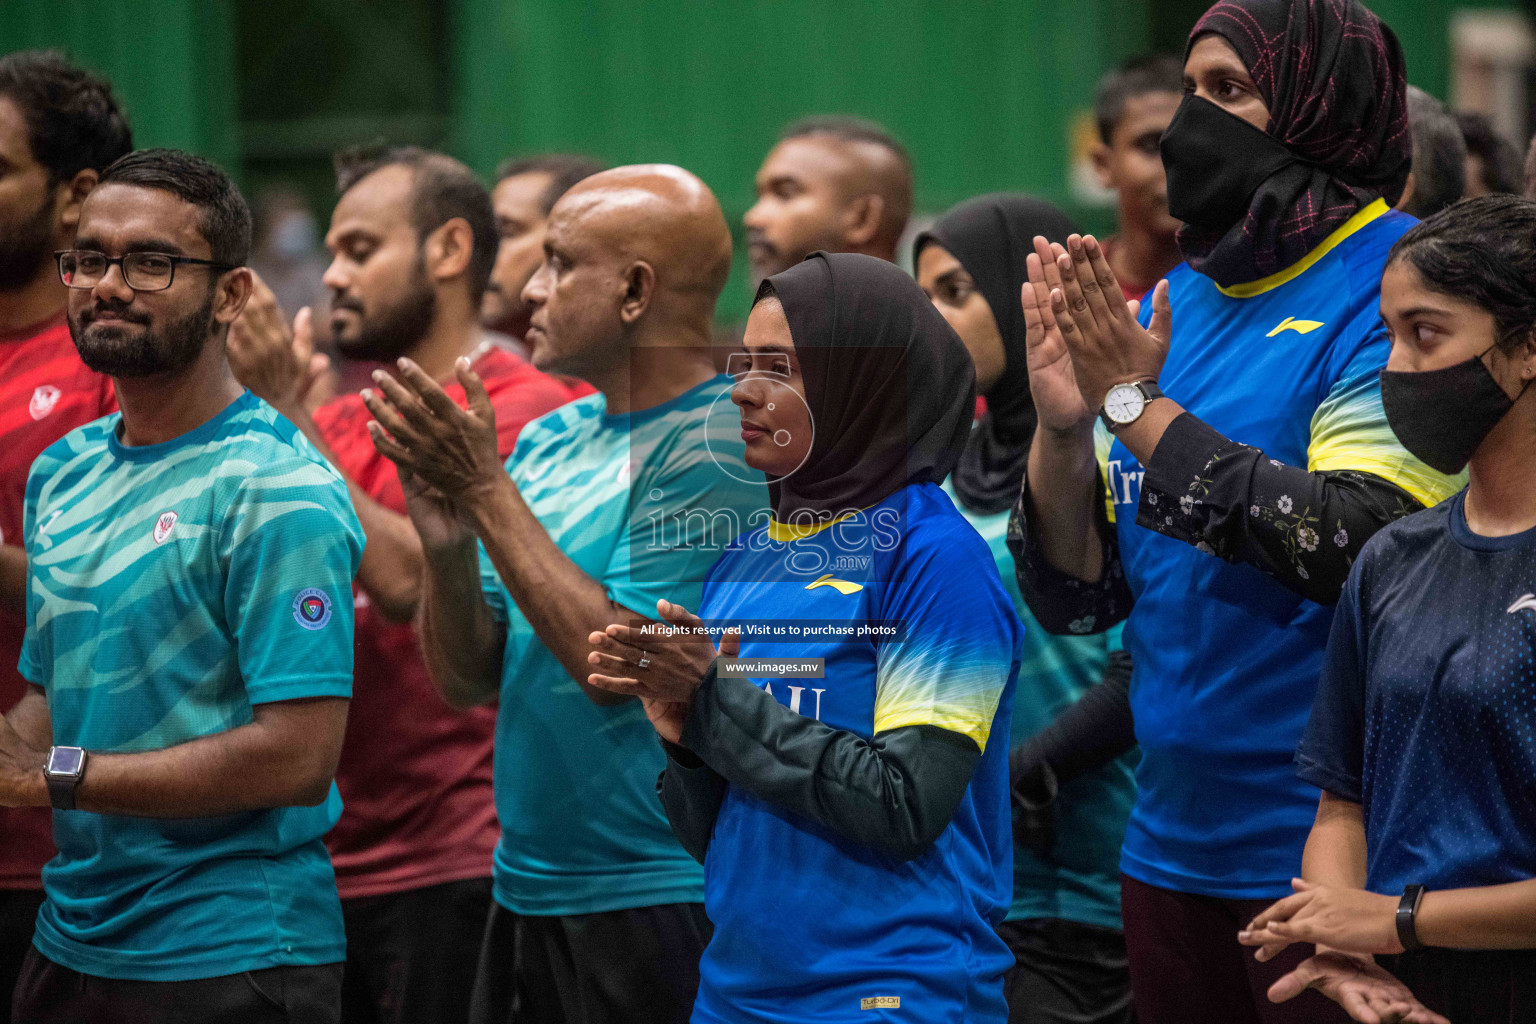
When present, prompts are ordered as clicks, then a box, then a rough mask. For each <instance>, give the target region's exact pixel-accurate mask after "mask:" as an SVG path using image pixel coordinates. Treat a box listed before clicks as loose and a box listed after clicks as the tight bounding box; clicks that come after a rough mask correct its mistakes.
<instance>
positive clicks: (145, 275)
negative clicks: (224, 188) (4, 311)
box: [53, 249, 236, 292]
mask: <svg viewBox="0 0 1536 1024" xmlns="http://www.w3.org/2000/svg"><path fill="white" fill-rule="evenodd" d="M53 256H54V258H55V259H56V260H58V261H59V280H61V281H63V282H64V287H66V288H82V289H83V288H94V287H96V286H97V285H98V284H100V283H101V279H102V278H104V277H106V276H107V271H108V270H110V269H111V268H112V264H114V263H116V264H118V265H119V266H121V267H122V268H123V281H124V283H126V284H127V285H128V287H129V288H132V289H133V290H134V291H136V292H158V291H162V290H164V289H166V288H169V287H170V286H171V282H172V281H174V280H176V265H177V264H178V263H191V264H194V265H196V266H200V267H213V268H214V269H216V270H234V269H235V267H236V264H233V263H219V262H217V261H215V260H200V259H197V258H195V257H192V256H173V255H171V254H170V253H166V252H130V253H124V254H123V255H122V256H108V255H107V254H106V253H104V252H97V251H96V250H95V249H65V250H63V251H61V252H56V253H54V254H53Z"/></svg>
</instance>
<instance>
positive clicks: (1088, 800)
mask: <svg viewBox="0 0 1536 1024" xmlns="http://www.w3.org/2000/svg"><path fill="white" fill-rule="evenodd" d="M944 490H945V491H946V492H947V493H948V494H949V496H950V498H951V499H953V500H954V502H955V507H956V508H958V509H959V510H960V512H961V514H963V515H964V516H965V518H966V520H967V521H968V522H969V523H970V524H971V525H972V526H973V527H975V528H976V532H977V533H979V534H981V536H982V539H983V540H985V541H986V542H987V546H988V547H989V548H991V549H992V557H993V558H994V559H996V561H997V569H998V573H999V574H1000V575H1001V576H1002V578H1003V586H1004V588H1005V589H1007V591H1008V596H1009V597H1010V598H1012V599H1013V607H1014V608H1015V609H1016V610H1017V611H1018V613H1019V618H1020V619H1021V620H1023V622H1024V626H1025V629H1024V653H1023V660H1022V661H1021V662H1020V664H1019V685H1018V690H1017V691H1016V695H1015V697H1014V701H1013V725H1012V729H1011V732H1012V736H1011V745H1012V746H1018V745H1019V744H1020V743H1023V742H1024V741H1025V740H1027V739H1029V738H1030V737H1031V736H1033V735H1035V733H1037V732H1039V731H1040V730H1041V729H1044V728H1045V727H1046V726H1047V725H1049V724H1050V723H1051V720H1052V719H1054V718H1055V717H1056V715H1057V714H1058V713H1059V712H1060V711H1061V710H1062V709H1063V708H1065V707H1067V706H1068V705H1070V704H1073V703H1075V702H1076V701H1077V698H1078V697H1080V696H1082V694H1083V691H1084V690H1086V689H1088V687H1090V686H1093V685H1094V684H1095V683H1097V682H1098V681H1099V680H1100V679H1102V678H1103V677H1104V663H1105V662H1106V661H1107V660H1108V658H1109V652H1110V651H1113V650H1118V649H1119V648H1120V627H1119V626H1116V627H1115V628H1114V629H1111V630H1109V631H1108V632H1105V633H1099V634H1096V635H1093V636H1052V635H1051V634H1049V633H1047V632H1046V631H1045V630H1044V629H1042V628H1040V626H1039V624H1038V623H1036V621H1035V618H1034V616H1033V615H1031V614H1030V612H1029V607H1028V606H1027V605H1025V603H1024V598H1023V596H1022V595H1020V593H1019V583H1018V578H1017V577H1016V576H1015V575H1014V569H1013V555H1011V554H1010V553H1009V551H1008V513H1007V512H998V513H996V514H995V515H977V514H976V513H973V512H971V511H969V510H967V509H966V507H965V506H964V505H963V504H961V502H960V500H959V498H958V497H956V495H955V490H954V485H953V483H952V482H950V481H947V480H946V481H945V482H944ZM1135 766H1136V754H1135V753H1134V752H1133V753H1130V754H1126V755H1123V756H1121V757H1118V758H1116V759H1115V760H1114V761H1111V762H1110V763H1109V764H1107V765H1105V766H1104V767H1102V768H1100V769H1098V770H1096V771H1092V772H1089V773H1087V774H1086V775H1082V776H1079V777H1078V778H1076V779H1073V780H1072V781H1071V782H1068V783H1067V784H1066V785H1064V786H1062V787H1061V792H1060V793H1059V794H1058V796H1057V799H1056V842H1055V845H1054V846H1053V847H1052V848H1051V852H1050V855H1049V856H1042V855H1041V854H1039V853H1036V852H1035V851H1034V850H1032V849H1029V848H1028V847H1024V846H1019V845H1017V844H1015V845H1014V850H1013V905H1012V906H1011V907H1010V908H1009V910H1008V920H1010V921H1020V920H1028V919H1034V918H1060V919H1063V920H1067V921H1076V922H1078V923H1080V924H1091V925H1097V926H1099V927H1102V928H1114V929H1116V930H1119V929H1120V927H1121V920H1120V846H1121V844H1122V843H1123V842H1124V841H1125V823H1126V819H1127V818H1129V817H1130V813H1131V805H1132V804H1133V803H1134V802H1135V799H1136V781H1135Z"/></svg>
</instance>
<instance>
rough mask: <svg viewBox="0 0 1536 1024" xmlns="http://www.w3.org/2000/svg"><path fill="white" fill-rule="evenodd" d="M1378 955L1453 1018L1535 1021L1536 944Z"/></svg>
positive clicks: (1510, 1023)
mask: <svg viewBox="0 0 1536 1024" xmlns="http://www.w3.org/2000/svg"><path fill="white" fill-rule="evenodd" d="M1376 960H1377V962H1378V963H1380V964H1381V965H1382V966H1383V967H1385V968H1386V969H1387V970H1389V971H1391V972H1392V973H1393V974H1395V975H1397V977H1398V978H1399V979H1400V980H1401V981H1402V983H1403V984H1404V985H1407V986H1408V987H1409V988H1410V989H1412V990H1413V994H1414V995H1415V996H1417V997H1418V999H1419V1002H1421V1003H1423V1004H1424V1005H1425V1006H1427V1007H1429V1008H1430V1009H1431V1010H1434V1011H1435V1012H1436V1013H1439V1014H1443V1015H1444V1016H1446V1017H1448V1018H1450V1020H1451V1021H1452V1022H1453V1024H1463V1022H1467V1024H1532V1022H1536V949H1515V950H1501V949H1490V950H1482V949H1465V950H1463V949H1419V950H1415V951H1414V952H1412V953H1402V954H1399V955H1398V956H1379V957H1377V958H1376Z"/></svg>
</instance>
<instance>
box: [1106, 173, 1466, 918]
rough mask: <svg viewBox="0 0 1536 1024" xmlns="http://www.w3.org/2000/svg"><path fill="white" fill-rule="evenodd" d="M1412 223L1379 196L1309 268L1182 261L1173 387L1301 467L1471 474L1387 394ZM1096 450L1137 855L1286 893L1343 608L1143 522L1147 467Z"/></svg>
mask: <svg viewBox="0 0 1536 1024" xmlns="http://www.w3.org/2000/svg"><path fill="white" fill-rule="evenodd" d="M1413 223H1414V220H1413V218H1411V217H1408V216H1406V215H1404V214H1401V213H1396V212H1392V211H1389V210H1388V209H1387V206H1386V204H1385V203H1384V202H1382V201H1379V200H1378V201H1377V202H1375V203H1373V204H1371V205H1370V206H1367V207H1365V208H1364V209H1362V210H1361V211H1359V212H1358V213H1357V214H1355V216H1354V217H1353V218H1351V219H1350V220H1349V221H1348V222H1347V223H1345V224H1344V225H1342V226H1341V227H1340V228H1339V229H1338V230H1337V231H1335V232H1334V233H1333V234H1332V235H1330V236H1329V237H1328V238H1327V239H1326V240H1324V242H1323V243H1322V244H1321V245H1319V246H1318V247H1317V248H1316V249H1314V250H1313V251H1312V253H1311V254H1309V255H1308V256H1307V257H1306V258H1305V259H1303V260H1302V261H1300V262H1299V263H1297V264H1296V265H1295V266H1293V267H1290V268H1288V269H1286V270H1284V271H1281V272H1280V273H1278V274H1275V275H1273V276H1271V277H1269V278H1265V279H1264V280H1262V281H1256V282H1253V283H1251V284H1246V285H1240V286H1236V287H1233V288H1222V287H1220V286H1218V285H1217V284H1216V283H1215V282H1214V281H1212V280H1211V279H1210V278H1208V277H1205V276H1203V275H1201V274H1197V273H1195V272H1194V271H1192V270H1191V269H1190V268H1189V267H1188V265H1181V266H1179V267H1178V268H1176V269H1175V270H1174V271H1173V272H1172V273H1171V274H1169V275H1168V284H1169V290H1168V298H1169V302H1170V304H1171V305H1172V311H1173V339H1172V344H1171V346H1170V349H1169V353H1168V359H1167V362H1166V364H1165V365H1164V367H1163V372H1162V374H1161V375H1160V376H1159V378H1158V380H1159V383H1160V385H1161V387H1162V390H1163V391H1164V392H1165V393H1167V394H1168V395H1169V396H1171V397H1172V398H1174V399H1175V400H1176V401H1178V402H1179V403H1180V404H1181V405H1182V406H1183V407H1184V408H1185V409H1187V410H1188V411H1189V412H1191V413H1193V414H1194V415H1195V416H1197V417H1199V418H1200V419H1201V420H1203V421H1204V422H1205V423H1207V424H1209V425H1210V426H1211V427H1212V428H1214V429H1215V430H1216V431H1218V432H1219V433H1221V434H1222V435H1223V436H1224V437H1228V438H1230V439H1232V440H1233V441H1237V442H1241V443H1243V444H1246V445H1251V446H1253V447H1256V448H1259V449H1261V450H1263V452H1264V453H1265V454H1266V455H1267V456H1268V457H1269V458H1271V459H1274V460H1276V461H1278V462H1280V463H1283V464H1285V465H1289V466H1305V467H1307V469H1308V470H1311V471H1315V472H1321V471H1325V470H1345V469H1351V470H1360V471H1364V472H1368V473H1374V474H1376V475H1378V476H1381V477H1382V478H1384V479H1386V480H1388V481H1390V482H1392V483H1394V484H1397V485H1398V486H1399V487H1401V488H1403V489H1404V490H1406V491H1407V492H1408V493H1410V494H1412V495H1413V496H1414V497H1415V498H1417V499H1418V500H1419V501H1421V502H1423V503H1425V504H1426V505H1433V504H1435V503H1437V502H1439V501H1440V500H1442V499H1444V498H1445V497H1447V496H1448V495H1450V494H1452V493H1454V492H1455V491H1456V490H1457V488H1458V486H1459V482H1458V481H1456V480H1453V479H1451V478H1448V477H1445V476H1443V475H1442V474H1439V473H1436V472H1435V471H1434V470H1432V469H1430V468H1429V467H1427V466H1425V465H1423V464H1422V463H1421V462H1419V461H1418V460H1417V459H1415V458H1413V457H1412V456H1411V455H1409V454H1408V453H1407V452H1406V451H1405V450H1404V449H1403V447H1402V446H1401V445H1400V444H1399V443H1398V441H1397V439H1396V437H1394V436H1393V434H1392V431H1391V429H1390V428H1389V427H1388V426H1387V420H1386V415H1385V413H1384V412H1383V410H1382V404H1381V392H1380V383H1379V380H1378V377H1379V374H1380V371H1381V369H1382V368H1383V367H1384V366H1385V365H1386V362H1387V355H1388V353H1389V350H1390V342H1389V340H1388V338H1387V335H1386V330H1385V328H1384V327H1383V326H1382V323H1381V319H1380V312H1379V309H1378V306H1379V304H1380V294H1381V273H1382V269H1383V266H1384V265H1385V263H1386V258H1387V253H1388V251H1389V250H1390V249H1391V247H1392V244H1393V243H1394V242H1395V241H1396V240H1397V239H1398V238H1399V237H1400V236H1401V235H1402V234H1403V232H1405V231H1407V230H1408V228H1409V227H1410V226H1411V225H1412V224H1413ZM1142 314H1143V322H1146V321H1147V319H1148V318H1150V316H1151V304H1150V303H1148V304H1147V305H1146V306H1145V307H1144V308H1143V310H1142ZM1099 456H1100V466H1101V469H1102V470H1103V473H1104V479H1105V484H1106V487H1107V489H1108V492H1109V493H1108V495H1107V497H1108V500H1109V501H1110V503H1111V505H1112V511H1113V513H1114V521H1115V528H1116V531H1117V535H1118V537H1119V542H1120V555H1121V560H1122V563H1123V566H1124V569H1125V575H1126V580H1127V582H1128V583H1129V584H1130V588H1131V592H1132V594H1133V596H1134V598H1135V604H1134V606H1133V607H1132V610H1131V615H1130V619H1129V620H1128V621H1127V623H1126V626H1125V633H1124V637H1125V646H1126V648H1127V649H1128V650H1129V651H1130V652H1131V656H1132V659H1133V661H1134V664H1135V668H1134V672H1133V676H1132V682H1131V704H1132V708H1133V710H1134V712H1135V716H1136V736H1137V739H1138V741H1139V743H1140V746H1141V755H1142V757H1141V763H1140V766H1139V767H1138V769H1137V776H1136V781H1137V787H1138V794H1137V801H1136V806H1135V809H1134V810H1133V812H1132V814H1131V820H1130V825H1129V827H1128V829H1127V831H1126V839H1125V849H1124V853H1123V856H1122V864H1121V866H1122V868H1123V870H1124V871H1125V873H1126V874H1128V875H1130V876H1131V877H1133V878H1136V879H1139V880H1140V881H1143V882H1147V883H1149V884H1151V885H1157V886H1161V887H1164V888H1168V889H1174V890H1178V891H1181V892H1194V893H1202V894H1205V895H1210V896H1219V897H1227V898H1234V899H1274V898H1277V897H1280V896H1284V895H1287V894H1288V893H1289V892H1290V879H1291V878H1292V877H1293V876H1295V874H1296V872H1297V868H1298V866H1299V865H1300V863H1301V850H1302V845H1303V844H1304V843H1305V841H1306V837H1307V833H1308V831H1309V830H1310V828H1311V825H1312V820H1313V817H1314V815H1315V812H1316V808H1317V791H1316V789H1314V788H1312V787H1311V786H1309V785H1307V784H1306V783H1304V782H1303V781H1301V780H1300V779H1298V778H1297V777H1296V775H1295V772H1294V771H1293V770H1292V767H1291V758H1292V754H1293V752H1294V750H1295V748H1296V742H1297V740H1298V739H1299V737H1300V736H1301V731H1302V728H1303V726H1304V725H1305V724H1306V721H1307V714H1308V712H1309V710H1310V709H1311V706H1312V698H1313V693H1314V691H1315V689H1316V686H1317V679H1318V672H1319V670H1320V668H1321V663H1322V653H1323V648H1324V646H1325V644H1326V642H1327V638H1328V627H1329V623H1330V621H1331V620H1332V617H1333V609H1332V608H1331V607H1325V606H1323V605H1320V604H1316V603H1314V602H1312V601H1309V600H1306V599H1304V598H1302V597H1301V596H1299V595H1298V594H1296V593H1295V592H1294V591H1292V590H1290V589H1289V588H1287V587H1286V586H1284V585H1283V584H1281V583H1279V582H1277V581H1276V580H1274V579H1272V578H1270V577H1269V576H1267V575H1265V574H1264V573H1262V572H1260V571H1259V570H1257V569H1255V568H1253V567H1251V566H1248V565H1242V564H1231V563H1228V562H1225V561H1222V560H1221V559H1219V558H1215V557H1213V556H1212V555H1210V554H1208V553H1204V552H1202V551H1199V550H1197V549H1196V548H1195V547H1193V546H1191V545H1189V544H1185V543H1183V542H1181V541H1178V540H1174V539H1172V538H1169V537H1165V536H1162V535H1161V534H1158V533H1155V532H1153V531H1151V530H1148V529H1145V528H1142V527H1140V526H1137V525H1136V510H1137V504H1138V502H1139V501H1140V498H1141V480H1142V475H1143V469H1142V466H1141V464H1140V463H1139V462H1138V460H1137V459H1136V457H1135V456H1134V455H1132V454H1131V453H1130V452H1129V451H1128V450H1127V449H1126V448H1125V446H1124V445H1122V444H1121V443H1120V442H1119V441H1118V440H1113V439H1111V438H1110V437H1109V436H1108V435H1107V434H1106V433H1105V432H1104V431H1103V429H1102V427H1101V428H1100V442H1099ZM1285 501H1286V499H1284V498H1282V499H1281V503H1282V504H1281V511H1282V512H1288V511H1290V510H1289V509H1288V508H1286V507H1285V505H1284V502H1285ZM1251 514H1253V515H1257V514H1258V511H1257V509H1254V510H1252V511H1251ZM1324 532H1325V533H1328V536H1325V537H1323V538H1321V541H1320V542H1321V543H1339V541H1337V540H1336V539H1335V536H1334V535H1333V533H1332V532H1330V531H1324Z"/></svg>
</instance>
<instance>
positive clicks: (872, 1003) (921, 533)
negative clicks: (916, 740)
mask: <svg viewBox="0 0 1536 1024" xmlns="http://www.w3.org/2000/svg"><path fill="white" fill-rule="evenodd" d="M700 615H701V617H703V618H704V619H705V620H706V621H707V622H708V623H710V624H711V625H712V626H725V625H728V624H734V625H737V626H738V627H740V628H741V629H742V633H743V635H742V640H741V656H742V657H744V658H752V657H763V658H790V659H822V665H823V668H822V675H821V677H819V678H779V679H772V678H760V679H755V680H753V682H754V683H756V684H757V685H758V686H761V687H763V688H764V689H766V690H767V691H768V692H769V693H771V694H772V695H773V696H774V697H775V698H776V699H777V700H778V701H779V702H780V703H782V704H784V705H786V706H788V707H789V708H791V709H792V710H795V711H798V712H799V713H800V714H802V715H807V716H809V717H812V718H816V719H818V720H820V721H822V722H825V723H826V724H827V725H829V726H831V727H833V728H836V729H843V730H848V731H851V732H853V733H856V734H857V735H859V736H863V737H873V736H875V735H876V734H878V733H881V732H886V731H889V730H893V729H899V728H903V727H906V726H914V725H931V726H938V727H940V728H943V729H947V730H950V731H952V732H956V733H960V734H962V735H964V736H968V737H970V739H971V740H973V741H974V742H975V743H976V745H977V747H978V748H979V749H980V750H981V752H982V754H981V759H980V761H979V762H978V764H977V767H976V772H975V775H974V777H973V778H972V780H971V784H970V787H969V788H968V790H967V791H966V795H965V797H964V799H963V800H962V802H961V804H960V807H959V809H958V810H957V811H956V813H955V817H954V819H953V821H952V822H951V823H950V825H949V827H948V828H947V829H946V830H945V831H944V833H943V834H942V835H941V836H940V837H939V839H938V841H937V842H936V843H935V844H934V845H933V847H932V848H931V849H929V850H928V851H927V852H926V853H924V854H923V855H921V856H920V857H918V858H916V859H915V860H912V861H908V862H899V861H896V860H892V859H890V858H887V857H885V856H883V855H880V854H878V853H876V852H874V850H873V849H872V848H870V847H868V846H862V845H860V844H858V843H856V842H852V841H850V840H847V839H845V838H842V837H840V836H838V835H836V834H834V833H832V832H831V831H829V830H828V829H825V828H823V827H821V826H820V825H817V824H816V823H814V822H812V821H810V820H809V819H806V818H803V817H801V816H799V815H797V814H795V813H793V812H790V811H786V810H784V809H782V808H779V807H777V806H774V805H771V804H768V803H765V802H764V801H761V800H759V799H757V798H756V797H753V796H752V795H750V794H748V793H745V792H743V791H741V790H738V789H736V788H731V789H730V790H729V791H728V792H727V794H726V796H725V800H724V803H723V804H722V806H721V809H720V815H719V818H718V819H717V821H716V824H715V830H714V833H713V836H712V838H711V841H710V844H709V852H708V855H707V858H706V862H705V908H706V910H707V912H708V914H709V917H710V919H711V920H712V921H713V922H714V924H715V936H714V939H713V940H712V942H711V943H710V945H709V948H708V949H707V950H706V951H705V954H704V959H703V962H702V963H701V965H700V974H701V982H700V988H699V995H698V1000H697V1002H696V1004H695V1008H694V1020H695V1021H702V1022H725V1021H737V1020H741V1019H744V1018H745V1017H750V1018H751V1019H754V1020H764V1021H786V1022H788V1021H805V1020H822V1021H864V1020H885V1019H890V1020H922V1021H949V1020H953V1021H959V1020H962V1019H963V1020H966V1021H1002V1020H1005V1019H1006V1017H1007V1010H1006V1007H1005V1006H1004V1004H1003V991H1002V974H1003V972H1004V971H1005V970H1006V969H1007V968H1008V967H1009V966H1010V965H1011V964H1012V956H1011V955H1010V954H1009V952H1008V949H1007V947H1006V946H1005V945H1004V944H1003V943H1002V941H1001V940H1000V939H999V938H998V937H997V933H996V931H995V928H996V926H997V924H998V923H1000V922H1001V921H1002V920H1003V917H1004V915H1005V914H1006V912H1007V911H1008V908H1009V903H1010V900H1011V898H1012V894H1013V877H1012V849H1013V837H1012V830H1011V826H1010V818H1009V803H1008V793H1007V789H1008V763H1007V757H1008V735H1009V716H1010V712H1011V708H1012V703H1013V693H1014V684H1015V680H1016V678H1017V675H1018V670H1019V651H1020V643H1021V633H1022V631H1023V630H1022V626H1021V625H1020V623H1019V620H1018V616H1017V615H1016V614H1015V613H1014V610H1013V604H1012V602H1011V601H1010V600H1009V598H1008V595H1007V593H1006V592H1005V591H1004V590H1003V586H1002V583H1001V581H1000V580H999V578H998V574H997V570H996V569H995V568H994V563H993V561H992V557H991V554H990V553H989V552H988V550H987V547H986V545H985V544H984V543H983V542H982V540H981V539H980V538H979V537H978V536H977V535H976V532H975V530H973V529H972V528H971V527H970V525H969V524H967V523H966V521H965V520H964V518H962V517H961V515H960V514H959V513H958V512H957V511H956V510H955V508H954V506H953V505H952V504H951V503H950V500H949V498H948V497H947V496H946V495H945V494H944V492H943V491H942V490H940V489H939V488H938V487H937V486H935V485H933V484H922V485H915V486H911V487H907V488H904V489H903V490H901V491H898V492H897V493H896V494H894V495H892V496H891V497H890V498H887V499H886V500H885V501H882V502H880V503H879V504H877V505H874V506H872V507H870V508H868V509H864V510H862V511H859V512H856V513H853V514H852V515H850V516H846V517H844V518H842V519H839V520H837V521H835V522H834V523H832V524H829V525H826V526H824V527H822V528H820V529H816V530H814V531H807V530H797V529H794V528H793V527H791V526H789V525H787V524H780V523H777V522H773V523H769V524H767V525H766V526H764V527H761V528H759V529H757V530H754V531H753V532H752V533H750V534H747V535H746V536H745V537H743V538H742V539H741V541H739V542H738V543H737V544H736V545H735V546H734V547H733V549H732V550H731V551H729V552H728V553H727V554H726V555H725V556H724V557H722V558H721V560H720V562H719V563H718V564H717V565H716V566H715V568H714V569H713V570H712V571H711V573H710V576H709V580H708V581H707V582H706V584H705V587H704V600H703V604H702V606H701V609H700ZM880 1011H890V1012H880ZM898 1011H899V1012H898Z"/></svg>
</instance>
